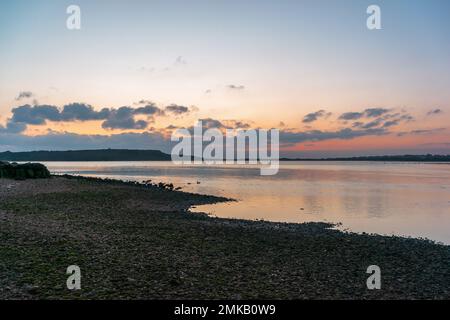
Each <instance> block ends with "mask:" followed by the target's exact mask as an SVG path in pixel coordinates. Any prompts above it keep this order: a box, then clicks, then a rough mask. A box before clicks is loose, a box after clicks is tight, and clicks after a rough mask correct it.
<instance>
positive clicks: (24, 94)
mask: <svg viewBox="0 0 450 320" xmlns="http://www.w3.org/2000/svg"><path fill="white" fill-rule="evenodd" d="M33 96H34V94H33V92H31V91H22V92H19V94H18V95H17V97H16V100H17V101H19V100H22V99H28V98H32V97H33Z"/></svg>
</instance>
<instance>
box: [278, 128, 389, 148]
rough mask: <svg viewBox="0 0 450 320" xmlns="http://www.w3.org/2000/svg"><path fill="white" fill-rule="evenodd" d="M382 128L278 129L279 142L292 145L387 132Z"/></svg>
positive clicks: (377, 134)
mask: <svg viewBox="0 0 450 320" xmlns="http://www.w3.org/2000/svg"><path fill="white" fill-rule="evenodd" d="M388 133H389V132H387V131H386V130H384V129H380V128H377V129H367V130H353V129H350V128H345V129H341V130H338V131H321V130H310V131H305V132H292V131H280V143H281V144H286V145H294V144H297V143H301V142H307V141H308V142H311V141H324V140H334V139H340V140H349V139H354V138H358V137H364V136H379V135H385V134H388Z"/></svg>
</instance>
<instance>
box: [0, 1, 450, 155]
mask: <svg viewBox="0 0 450 320" xmlns="http://www.w3.org/2000/svg"><path fill="white" fill-rule="evenodd" d="M373 4H375V5H378V6H379V7H380V9H381V26H382V28H381V29H380V30H369V29H368V28H367V25H366V20H367V18H368V17H369V14H367V12H366V10H367V7H368V6H369V5H373ZM69 5H78V6H79V7H80V9H81V29H80V30H69V29H68V28H67V27H66V20H67V19H68V17H69V14H67V13H66V9H67V7H68V6H69ZM449 39H450V2H449V1H447V0H390V1H385V0H370V1H366V0H314V1H312V0H311V1H309V0H292V1H291V0H277V1H275V0H271V1H268V0H240V1H234V0H227V1H224V0H216V1H206V0H204V1H203V0H189V1H187V0H183V1H181V0H173V1H172V0H164V1H156V0H148V1H136V0H135V1H133V0H128V1H117V0H108V1H106V0H87V1H85V0H71V1H65V0H59V1H55V0H34V1H27V0H2V1H1V2H0V151H6V150H11V151H22V150H66V149H95V148H106V147H110V148H137V149H161V150H163V151H167V152H169V151H170V144H169V143H168V141H169V140H170V134H171V132H172V131H173V130H174V129H176V128H184V127H191V126H193V125H194V124H195V122H196V121H197V120H199V119H203V120H204V123H206V125H207V126H209V127H218V128H221V129H224V128H242V129H248V128H267V129H269V128H277V129H279V130H280V139H281V147H282V148H281V155H282V156H290V157H327V156H331V157H333V156H353V155H380V154H404V153H410V154H423V153H439V154H450V136H449V133H450V130H449V128H447V126H448V124H449V123H450V121H449V120H450V90H449V88H450V41H448V40H449Z"/></svg>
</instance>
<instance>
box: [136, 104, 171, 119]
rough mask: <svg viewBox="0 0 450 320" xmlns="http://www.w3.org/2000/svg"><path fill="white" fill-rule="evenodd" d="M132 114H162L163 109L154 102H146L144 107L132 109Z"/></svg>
mask: <svg viewBox="0 0 450 320" xmlns="http://www.w3.org/2000/svg"><path fill="white" fill-rule="evenodd" d="M133 114H136V115H137V114H144V115H147V116H156V115H158V116H159V115H164V111H163V110H161V109H160V108H158V107H157V106H156V105H155V104H154V103H151V104H147V105H146V106H144V107H139V108H137V109H134V112H133Z"/></svg>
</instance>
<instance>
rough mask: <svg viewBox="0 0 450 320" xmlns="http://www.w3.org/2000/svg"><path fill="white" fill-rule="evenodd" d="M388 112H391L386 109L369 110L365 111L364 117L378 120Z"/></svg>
mask: <svg viewBox="0 0 450 320" xmlns="http://www.w3.org/2000/svg"><path fill="white" fill-rule="evenodd" d="M388 112H389V110H388V109H384V108H369V109H366V110H365V111H364V115H365V116H366V117H368V118H376V117H379V116H382V115H383V114H385V113H388Z"/></svg>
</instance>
